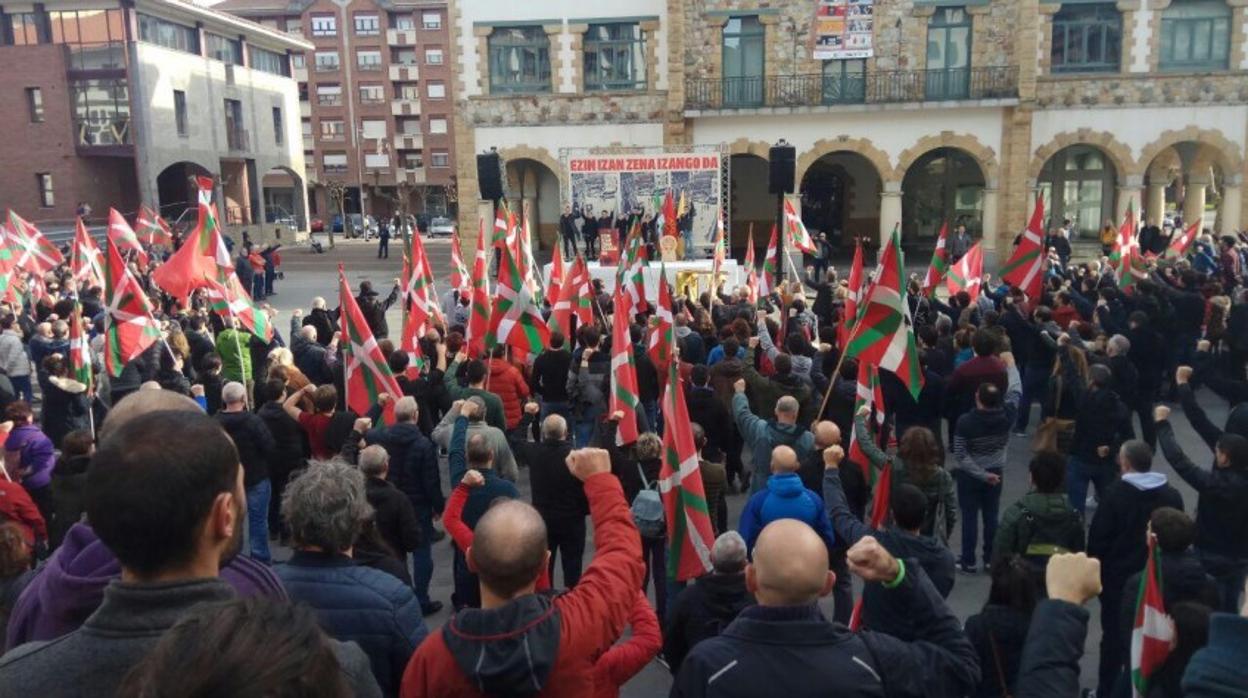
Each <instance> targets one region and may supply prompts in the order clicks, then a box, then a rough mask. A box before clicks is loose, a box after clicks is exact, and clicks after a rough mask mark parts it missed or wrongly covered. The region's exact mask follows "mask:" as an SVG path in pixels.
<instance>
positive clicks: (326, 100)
mask: <svg viewBox="0 0 1248 698" xmlns="http://www.w3.org/2000/svg"><path fill="white" fill-rule="evenodd" d="M316 103H317V104H319V105H321V106H322V107H337V106H341V105H342V95H317V96H316Z"/></svg>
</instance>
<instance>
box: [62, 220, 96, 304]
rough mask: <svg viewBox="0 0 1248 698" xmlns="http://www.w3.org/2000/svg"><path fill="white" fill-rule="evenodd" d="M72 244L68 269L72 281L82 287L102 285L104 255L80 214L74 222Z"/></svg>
mask: <svg viewBox="0 0 1248 698" xmlns="http://www.w3.org/2000/svg"><path fill="white" fill-rule="evenodd" d="M75 226H76V229H75V231H74V244H73V246H72V247H71V248H70V250H69V270H70V274H72V275H73V279H74V281H76V282H78V285H79V286H80V287H81V288H83V289H86V288H90V287H92V286H99V287H103V286H104V255H103V253H101V252H100V248H99V247H97V246H96V244H95V240H94V239H92V237H91V234H90V233H88V232H87V226H85V225H83V223H82V216H79V217H78V220H77V222H76V224H75Z"/></svg>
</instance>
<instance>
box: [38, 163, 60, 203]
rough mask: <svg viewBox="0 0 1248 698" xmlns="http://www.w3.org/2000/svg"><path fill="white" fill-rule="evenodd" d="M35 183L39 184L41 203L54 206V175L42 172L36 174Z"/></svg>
mask: <svg viewBox="0 0 1248 698" xmlns="http://www.w3.org/2000/svg"><path fill="white" fill-rule="evenodd" d="M35 183H36V184H37V185H38V186H39V205H40V206H42V207H44V208H52V207H53V206H55V205H56V197H55V196H53V194H52V175H51V174H49V173H47V172H40V173H38V174H36V175H35Z"/></svg>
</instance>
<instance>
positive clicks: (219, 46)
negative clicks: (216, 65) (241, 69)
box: [204, 34, 243, 65]
mask: <svg viewBox="0 0 1248 698" xmlns="http://www.w3.org/2000/svg"><path fill="white" fill-rule="evenodd" d="M204 48H205V49H206V50H207V51H208V57H209V58H215V59H217V60H219V61H221V62H222V63H229V64H231V65H241V64H242V62H243V42H241V41H239V40H238V39H231V38H229V37H228V36H221V35H220V34H204Z"/></svg>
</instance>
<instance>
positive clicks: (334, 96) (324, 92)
mask: <svg viewBox="0 0 1248 698" xmlns="http://www.w3.org/2000/svg"><path fill="white" fill-rule="evenodd" d="M316 103H317V104H323V105H327V106H333V105H336V104H342V85H317V86H316Z"/></svg>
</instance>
